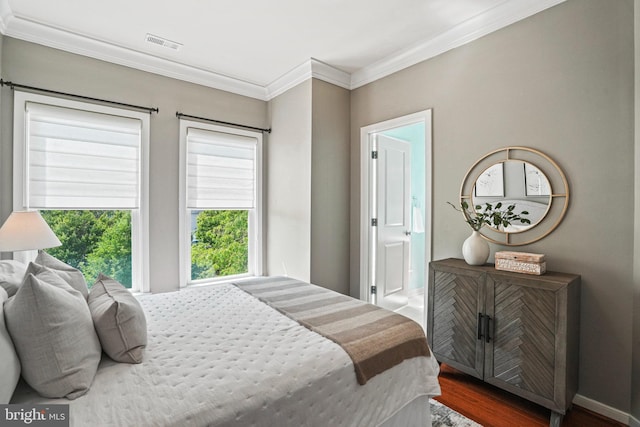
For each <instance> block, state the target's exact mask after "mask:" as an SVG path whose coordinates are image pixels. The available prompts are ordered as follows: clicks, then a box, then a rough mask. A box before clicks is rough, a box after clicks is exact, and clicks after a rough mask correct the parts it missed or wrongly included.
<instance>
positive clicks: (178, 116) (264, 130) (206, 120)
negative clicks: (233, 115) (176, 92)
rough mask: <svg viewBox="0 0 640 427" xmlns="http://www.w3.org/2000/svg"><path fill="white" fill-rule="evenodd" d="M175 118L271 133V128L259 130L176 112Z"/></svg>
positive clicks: (253, 127)
mask: <svg viewBox="0 0 640 427" xmlns="http://www.w3.org/2000/svg"><path fill="white" fill-rule="evenodd" d="M176 117H177V118H182V117H185V118H188V119H194V120H201V121H204V122H211V123H218V124H222V125H229V126H236V127H239V128H243V129H250V130H257V131H260V132H266V133H271V128H268V129H264V128H259V127H255V126H247V125H241V124H238V123H231V122H223V121H221V120H214V119H208V118H206V117H198V116H191V115H189V114H183V113H181V112H180V111H176Z"/></svg>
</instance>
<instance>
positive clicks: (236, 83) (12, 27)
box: [0, 0, 266, 100]
mask: <svg viewBox="0 0 640 427" xmlns="http://www.w3.org/2000/svg"><path fill="white" fill-rule="evenodd" d="M7 10H8V13H7ZM0 19H1V20H2V22H1V23H0V24H4V29H2V27H0V30H2V32H3V34H5V35H7V36H10V37H14V38H17V39H21V40H25V41H28V42H33V43H37V44H41V45H44V46H48V47H52V48H55V49H60V50H64V51H67V52H71V53H76V54H79V55H83V56H88V57H91V58H95V59H100V60H103V61H107V62H111V63H114V64H119V65H124V66H127V67H130V68H135V69H139V70H143V71H148V72H150V73H154V74H159V75H162V76H166V77H171V78H174V79H178V80H184V81H187V82H191V83H196V84H199V85H203V86H207V87H212V88H215V89H220V90H224V91H227V92H232V93H236V94H238V95H244V96H248V97H251V98H257V99H260V100H266V89H265V88H264V87H263V86H261V85H258V84H254V83H249V82H245V81H243V80H240V79H235V78H232V77H228V76H225V75H222V74H218V73H215V72H212V71H209V70H205V69H201V68H197V67H192V66H189V65H185V64H181V63H179V62H175V61H171V60H168V59H165V58H160V57H157V56H154V55H150V54H147V53H142V52H138V51H136V50H132V49H127V48H124V47H121V46H118V45H115V44H112V43H107V42H103V41H99V40H95V39H92V38H90V37H86V36H83V35H79V34H76V33H72V32H69V31H65V30H61V29H59V28H54V27H51V26H48V25H45V24H42V23H39V22H33V21H30V20H28V19H24V18H21V17H19V16H16V15H13V14H12V13H11V10H10V9H9V6H8V4H7V2H6V0H2V1H0Z"/></svg>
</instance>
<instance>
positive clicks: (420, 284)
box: [360, 110, 431, 328]
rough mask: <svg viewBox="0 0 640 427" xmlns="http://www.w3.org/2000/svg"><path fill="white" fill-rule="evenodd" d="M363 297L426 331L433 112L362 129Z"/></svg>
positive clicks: (429, 256)
mask: <svg viewBox="0 0 640 427" xmlns="http://www.w3.org/2000/svg"><path fill="white" fill-rule="evenodd" d="M361 166H362V175H361V188H362V190H363V191H362V200H361V201H362V205H361V206H362V209H361V221H362V222H361V224H362V227H361V266H360V271H361V297H362V299H364V300H367V301H370V302H372V303H374V304H378V305H380V306H382V307H384V308H387V309H390V310H393V311H395V312H398V313H400V314H403V315H406V316H407V317H410V318H412V319H413V320H415V321H417V322H418V323H419V324H421V325H422V327H423V328H426V322H425V313H424V307H426V280H427V268H428V262H429V260H430V259H431V233H430V230H431V215H430V213H431V110H427V111H423V112H420V113H415V114H411V115H409V116H404V117H400V118H397V119H393V120H388V121H385V122H382V123H377V124H374V125H370V126H367V127H364V128H362V129H361Z"/></svg>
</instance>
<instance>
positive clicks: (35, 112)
mask: <svg viewBox="0 0 640 427" xmlns="http://www.w3.org/2000/svg"><path fill="white" fill-rule="evenodd" d="M26 119H27V120H26V131H27V135H26V137H27V149H26V153H25V154H26V155H27V157H28V159H27V162H26V164H27V170H26V177H25V178H26V182H27V186H26V188H25V194H24V197H25V204H26V206H28V207H30V208H40V209H137V208H139V207H140V179H141V178H140V176H141V162H140V155H141V143H142V121H141V120H139V119H134V118H128V117H120V116H115V115H110V114H104V113H96V112H89V111H81V110H76V109H72V108H65V107H58V106H52V105H45V104H40V103H35V102H27V103H26Z"/></svg>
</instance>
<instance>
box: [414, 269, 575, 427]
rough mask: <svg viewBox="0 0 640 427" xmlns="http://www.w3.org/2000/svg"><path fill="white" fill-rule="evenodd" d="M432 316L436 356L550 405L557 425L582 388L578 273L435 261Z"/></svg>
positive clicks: (430, 329) (431, 334) (430, 332)
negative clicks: (525, 271) (536, 272)
mask: <svg viewBox="0 0 640 427" xmlns="http://www.w3.org/2000/svg"><path fill="white" fill-rule="evenodd" d="M427 316H428V317H427V331H428V337H429V344H430V346H431V349H432V351H433V353H434V355H435V357H436V359H437V360H438V361H439V362H442V363H446V364H448V365H450V366H452V367H454V368H456V369H459V370H460V371H463V372H466V373H468V374H470V375H473V376H475V377H477V378H480V379H482V380H484V381H486V382H488V383H490V384H493V385H495V386H497V387H500V388H502V389H504V390H507V391H509V392H511V393H514V394H516V395H518V396H521V397H523V398H526V399H528V400H531V401H533V402H535V403H537V404H539V405H542V406H545V407H547V408H549V409H551V410H552V413H551V420H550V425H551V426H559V425H560V422H561V420H562V415H564V414H565V413H566V411H567V409H568V408H569V407H570V405H571V401H572V400H573V397H574V396H575V394H576V391H577V387H578V345H579V317H580V276H578V275H575V274H565V273H557V272H547V273H546V274H544V275H541V276H532V275H527V274H522V273H512V272H505V271H498V270H496V269H495V268H493V266H492V265H489V264H487V265H484V266H470V265H468V264H467V263H465V262H464V261H463V260H459V259H446V260H441V261H433V262H431V263H430V264H429V294H428V313H427Z"/></svg>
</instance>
